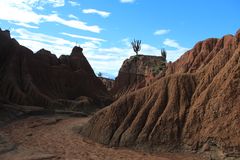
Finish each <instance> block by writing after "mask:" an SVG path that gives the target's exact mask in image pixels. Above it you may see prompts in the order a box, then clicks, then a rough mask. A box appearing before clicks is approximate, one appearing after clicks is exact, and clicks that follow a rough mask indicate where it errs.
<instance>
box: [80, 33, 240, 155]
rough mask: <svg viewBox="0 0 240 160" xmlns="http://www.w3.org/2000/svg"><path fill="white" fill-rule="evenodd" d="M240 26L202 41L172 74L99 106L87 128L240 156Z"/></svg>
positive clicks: (129, 141)
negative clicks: (100, 107) (234, 30)
mask: <svg viewBox="0 0 240 160" xmlns="http://www.w3.org/2000/svg"><path fill="white" fill-rule="evenodd" d="M239 38H240V31H239V32H237V34H236V35H235V36H232V35H228V36H224V37H223V38H221V39H207V40H205V41H202V42H199V43H197V44H196V45H195V46H194V48H193V49H192V50H190V51H188V52H186V53H185V54H184V55H183V56H182V57H181V58H180V59H179V60H177V61H176V62H174V63H172V64H169V66H168V69H167V71H166V76H165V77H162V78H160V79H159V80H157V81H156V82H155V83H154V84H152V85H151V86H149V87H145V88H142V89H140V90H137V91H135V92H132V93H130V94H126V95H124V96H122V97H120V98H119V99H118V100H117V101H115V102H114V103H113V104H112V105H110V106H109V107H107V108H104V109H102V110H101V111H99V112H97V113H96V114H95V115H94V116H93V117H92V118H91V120H90V121H89V122H88V123H87V124H86V125H85V126H84V127H83V128H82V131H81V134H82V135H84V136H85V137H88V138H90V139H92V140H95V141H97V142H100V143H103V144H107V145H110V146H128V147H135V148H141V149H145V150H155V151H158V150H178V149H182V150H194V151H201V150H203V151H205V150H206V146H208V150H210V151H211V153H213V154H212V156H214V157H215V159H221V158H223V157H227V156H228V157H229V156H235V157H239V156H240V138H239V137H240V130H239V128H240V126H239V124H240V117H239V115H240V41H239Z"/></svg>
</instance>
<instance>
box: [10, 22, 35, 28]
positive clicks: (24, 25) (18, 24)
mask: <svg viewBox="0 0 240 160" xmlns="http://www.w3.org/2000/svg"><path fill="white" fill-rule="evenodd" d="M10 23H12V24H15V25H17V26H22V27H25V28H34V29H37V28H39V27H38V26H34V25H30V24H27V23H21V22H19V23H14V22H10Z"/></svg>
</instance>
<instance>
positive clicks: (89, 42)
mask: <svg viewBox="0 0 240 160" xmlns="http://www.w3.org/2000/svg"><path fill="white" fill-rule="evenodd" d="M239 6H240V1H239V0H0V28H2V29H8V30H10V31H11V35H12V37H13V38H15V39H17V41H18V42H19V43H20V44H21V45H24V46H26V47H28V48H30V49H32V50H33V52H37V51H38V50H40V49H42V48H45V49H47V50H49V51H51V52H52V53H53V54H56V55H57V56H58V57H59V56H60V55H62V54H64V55H69V54H70V53H71V50H72V48H73V47H74V46H76V45H80V46H81V47H82V48H83V53H84V55H85V56H86V57H87V59H88V61H89V63H90V64H91V66H92V67H93V69H94V71H95V73H96V74H97V73H98V72H101V73H102V74H103V76H106V77H109V78H114V77H115V76H116V75H117V74H118V71H119V68H120V67H121V65H122V63H123V61H124V60H125V59H126V58H129V57H130V56H132V55H135V53H134V52H133V50H132V48H131V45H130V43H131V41H132V40H133V39H138V40H142V50H141V51H140V52H139V54H144V55H160V53H161V49H162V48H165V49H166V51H167V60H168V61H175V60H177V59H178V58H179V57H180V56H181V55H182V54H183V53H185V52H186V51H187V50H189V49H191V48H192V47H193V46H194V45H195V43H197V42H198V41H200V40H204V39H207V38H210V37H216V38H221V37H222V36H223V35H225V34H235V32H236V31H237V30H238V29H240V12H239Z"/></svg>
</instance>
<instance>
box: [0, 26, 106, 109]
mask: <svg viewBox="0 0 240 160" xmlns="http://www.w3.org/2000/svg"><path fill="white" fill-rule="evenodd" d="M0 40H1V41H0V97H2V99H4V100H6V101H8V102H9V103H12V104H18V105H33V106H42V107H45V108H48V109H55V108H58V109H59V108H60V109H62V108H65V109H67V108H68V107H69V106H66V104H65V103H61V102H62V101H64V100H66V101H68V100H69V101H78V98H79V97H80V96H85V97H88V98H90V99H91V100H92V102H93V106H95V107H96V106H104V105H106V104H108V103H109V101H110V96H109V94H108V92H107V89H106V87H105V86H104V85H103V84H102V82H101V81H100V80H99V79H98V78H97V77H96V76H95V74H94V72H93V69H92V68H91V66H90V64H89V63H88V61H87V59H86V58H85V56H84V55H83V53H82V51H83V49H82V48H80V47H74V48H73V50H72V53H71V55H70V56H61V57H60V58H59V59H58V58H57V57H56V56H55V55H54V54H51V52H49V51H47V50H44V49H42V50H40V51H38V52H37V53H36V54H33V52H32V51H31V50H29V49H28V48H26V47H24V46H21V45H19V44H18V43H17V41H16V40H14V39H11V37H10V33H9V32H8V31H0ZM78 109H79V108H78Z"/></svg>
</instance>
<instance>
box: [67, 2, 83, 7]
mask: <svg viewBox="0 0 240 160" xmlns="http://www.w3.org/2000/svg"><path fill="white" fill-rule="evenodd" d="M68 3H69V4H70V5H71V6H73V7H76V6H80V4H79V3H77V2H76V1H68Z"/></svg>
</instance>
